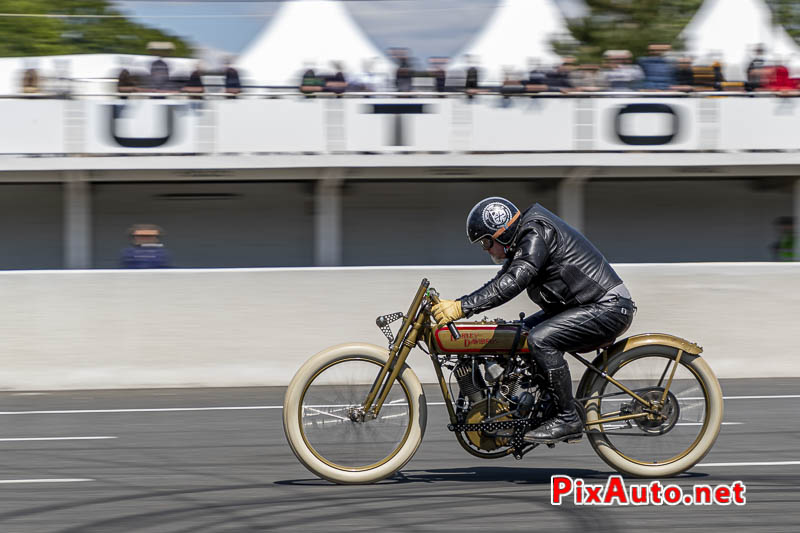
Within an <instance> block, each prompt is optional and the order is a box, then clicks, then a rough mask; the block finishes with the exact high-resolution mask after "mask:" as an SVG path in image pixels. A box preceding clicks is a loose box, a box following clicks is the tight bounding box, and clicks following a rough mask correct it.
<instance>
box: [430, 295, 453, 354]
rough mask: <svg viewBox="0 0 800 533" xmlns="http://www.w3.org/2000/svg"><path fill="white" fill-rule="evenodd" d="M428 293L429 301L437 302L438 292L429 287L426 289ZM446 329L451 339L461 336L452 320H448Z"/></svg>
mask: <svg viewBox="0 0 800 533" xmlns="http://www.w3.org/2000/svg"><path fill="white" fill-rule="evenodd" d="M428 294H429V295H430V298H431V301H432V302H433V303H434V304H438V303H439V294H438V293H437V292H436V291H435V290H433V289H431V290H430V291H428ZM447 330H448V331H449V332H450V336H451V337H453V340H456V341H457V340H458V339H460V338H461V333H459V332H458V328H457V327H456V325H455V323H454V322H448V324H447Z"/></svg>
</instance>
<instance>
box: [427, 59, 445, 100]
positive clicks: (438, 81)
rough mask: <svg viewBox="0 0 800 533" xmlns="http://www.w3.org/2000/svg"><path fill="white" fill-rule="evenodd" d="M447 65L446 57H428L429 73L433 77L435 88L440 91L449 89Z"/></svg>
mask: <svg viewBox="0 0 800 533" xmlns="http://www.w3.org/2000/svg"><path fill="white" fill-rule="evenodd" d="M446 65H447V58H446V57H431V58H429V59H428V75H429V76H430V77H431V78H433V88H434V90H435V91H436V92H439V93H443V92H445V91H446V90H447V74H446V73H445V67H446Z"/></svg>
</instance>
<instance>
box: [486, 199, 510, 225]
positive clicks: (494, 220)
mask: <svg viewBox="0 0 800 533" xmlns="http://www.w3.org/2000/svg"><path fill="white" fill-rule="evenodd" d="M510 220H511V210H510V209H509V208H508V207H507V206H506V205H504V204H501V203H500V202H492V203H491V204H489V205H487V206H486V207H484V208H483V223H484V224H486V226H488V227H489V228H491V229H493V230H497V229H500V228H503V227H505V225H506V224H508V223H509V221H510Z"/></svg>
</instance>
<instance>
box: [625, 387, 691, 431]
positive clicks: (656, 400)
mask: <svg viewBox="0 0 800 533" xmlns="http://www.w3.org/2000/svg"><path fill="white" fill-rule="evenodd" d="M639 396H641V398H642V399H643V400H645V401H646V402H649V403H650V404H651V406H652V407H651V408H648V407H645V406H644V405H642V404H641V403H639V402H638V401H634V402H632V405H631V406H630V412H631V414H642V413H646V416H642V417H639V418H635V419H634V422H635V423H636V425H637V426H639V429H641V430H642V431H644V432H645V433H650V434H653V435H663V434H664V433H666V432H668V431H670V430H671V429H672V428H673V427H675V424H676V423H677V422H678V418H679V416H680V407H679V405H678V399H677V398H676V397H675V395H674V394H672V392H671V391H670V392H668V393H667V397H666V399H665V400H664V402H663V403H662V402H661V398H662V396H664V389H663V388H661V387H657V388H653V389H651V390H649V391H647V392H645V393H644V394H640V395H639Z"/></svg>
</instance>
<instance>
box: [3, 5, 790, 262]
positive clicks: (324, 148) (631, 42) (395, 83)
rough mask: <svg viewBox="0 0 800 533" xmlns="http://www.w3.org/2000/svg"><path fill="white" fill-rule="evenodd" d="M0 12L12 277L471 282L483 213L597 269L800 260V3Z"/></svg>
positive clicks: (36, 8)
mask: <svg viewBox="0 0 800 533" xmlns="http://www.w3.org/2000/svg"><path fill="white" fill-rule="evenodd" d="M0 11H2V13H0V33H2V35H3V38H2V39H0V55H2V56H3V57H0V94H2V96H1V97H0V108H1V109H0V113H2V116H3V117H4V118H5V120H4V123H5V128H3V131H2V132H1V133H0V178H1V180H2V184H0V204H2V208H0V220H2V224H0V234H3V235H4V237H5V241H6V243H7V246H6V247H5V251H4V253H3V254H1V255H0V268H3V269H61V268H81V269H82V268H117V267H130V268H136V267H162V266H172V267H190V268H195V267H278V266H282V267H300V266H337V265H345V266H348V265H349V266H360V265H420V264H426V265H437V264H439V265H454V264H455V265H460V264H482V263H484V261H485V257H483V254H480V253H475V250H473V249H471V248H470V246H468V243H467V242H466V239H465V237H464V229H463V219H464V216H465V214H466V213H467V211H468V210H469V208H470V207H471V206H472V205H473V204H474V203H475V202H476V201H477V200H479V199H481V198H483V197H486V196H489V195H499V196H505V197H508V198H509V199H511V200H513V201H515V202H516V203H518V204H519V205H521V206H527V205H529V204H532V203H534V202H539V203H542V204H543V205H545V206H546V207H548V208H550V209H552V210H554V211H555V212H557V213H558V214H560V215H561V216H562V217H564V218H566V219H567V220H568V221H569V222H570V223H572V224H573V225H575V226H577V227H579V228H580V229H582V230H583V231H584V232H585V233H586V235H587V236H588V237H589V238H590V239H591V240H593V241H594V242H595V243H596V244H597V245H598V247H599V248H600V249H601V250H602V251H603V252H604V253H605V254H606V255H607V257H608V258H609V259H610V260H611V261H612V262H626V263H653V262H657V263H660V262H687V261H690V262H694V261H792V260H794V259H795V258H796V257H797V256H798V254H797V249H796V248H797V244H796V239H795V238H794V236H795V231H796V228H795V224H794V220H795V219H796V217H797V214H798V210H799V209H800V206H799V204H800V192H799V191H800V185H798V183H800V182H798V179H797V176H798V172H797V170H798V166H797V165H798V163H800V161H798V155H797V150H798V148H800V139H798V138H797V133H796V132H797V131H798V125H800V109H799V108H798V103H799V102H800V100H799V99H798V98H797V96H798V77H800V46H798V44H797V43H796V41H795V37H794V36H796V35H798V34H799V33H798V32H800V11H799V10H798V8H797V5H796V3H795V2H788V1H763V0H736V1H734V0H706V1H705V2H703V1H700V0H669V1H650V0H640V1H636V2H601V1H583V0H570V1H566V0H561V1H559V0H476V1H471V2H459V1H453V0H431V1H426V2H422V1H418V0H371V1H359V2H347V1H333V0H324V1H323V0H294V1H288V0H287V1H269V0H264V1H243V2H215V1H174V2H155V1H146V0H140V1H134V0H128V1H103V0H91V1H90V0H61V1H55V2H53V1H48V2H45V1H39V0H17V1H14V2H6V3H4V4H3V8H2V9H0ZM141 225H145V226H147V228H149V229H147V228H145V229H144V230H142V229H141V228H140V227H139V226H141ZM137 228H138V229H137ZM137 231H139V234H138V236H137V234H136V232H137ZM142 231H144V232H145V233H148V232H149V233H148V235H146V236H143V235H142V234H141V232H142Z"/></svg>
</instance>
